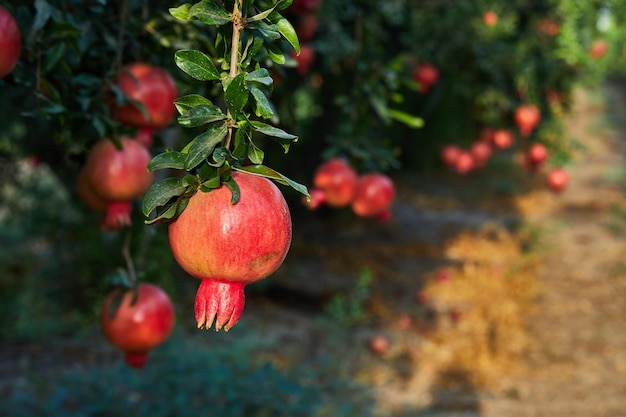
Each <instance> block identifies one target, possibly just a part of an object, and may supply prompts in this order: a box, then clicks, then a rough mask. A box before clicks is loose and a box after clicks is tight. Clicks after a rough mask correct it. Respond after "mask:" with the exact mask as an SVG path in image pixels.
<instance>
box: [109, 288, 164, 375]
mask: <svg viewBox="0 0 626 417" xmlns="http://www.w3.org/2000/svg"><path fill="white" fill-rule="evenodd" d="M174 320H175V316H174V305H173V304H172V302H171V301H170V298H169V297H168V295H167V293H165V291H163V290H162V289H161V288H159V287H157V286H156V285H152V284H139V285H138V286H137V288H135V289H127V290H124V291H123V290H121V289H115V290H113V291H112V292H111V293H110V294H109V295H108V296H107V297H106V299H105V300H104V303H103V304H102V308H101V310H100V326H101V330H102V334H103V335H104V337H105V338H106V339H107V340H108V341H109V342H110V343H111V344H112V345H114V346H116V347H118V348H119V349H121V350H122V351H124V354H125V360H126V363H127V364H128V365H130V366H132V367H134V368H141V367H143V366H144V365H145V364H146V361H147V360H148V352H149V351H150V350H152V349H154V348H155V347H157V346H159V345H160V344H162V343H163V342H164V341H165V340H167V338H168V337H169V335H170V333H171V332H172V329H173V327H174Z"/></svg>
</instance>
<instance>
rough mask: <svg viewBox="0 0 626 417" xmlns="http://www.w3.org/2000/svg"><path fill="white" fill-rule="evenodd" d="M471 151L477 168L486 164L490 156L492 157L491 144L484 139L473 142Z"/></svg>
mask: <svg viewBox="0 0 626 417" xmlns="http://www.w3.org/2000/svg"><path fill="white" fill-rule="evenodd" d="M470 153H471V154H472V158H473V159H474V162H475V164H476V167H477V168H481V167H483V166H485V164H486V163H487V161H488V160H489V158H490V157H491V145H490V144H489V143H488V142H486V141H483V140H477V141H476V142H474V143H472V146H471V147H470Z"/></svg>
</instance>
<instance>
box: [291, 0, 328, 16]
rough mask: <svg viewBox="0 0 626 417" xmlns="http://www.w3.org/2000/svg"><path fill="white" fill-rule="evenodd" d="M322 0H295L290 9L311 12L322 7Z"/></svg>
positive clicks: (299, 12) (297, 11)
mask: <svg viewBox="0 0 626 417" xmlns="http://www.w3.org/2000/svg"><path fill="white" fill-rule="evenodd" d="M320 3H321V0H293V3H291V7H290V10H291V11H293V12H294V13H298V14H302V13H311V12H314V11H316V10H317V9H318V8H319V7H320Z"/></svg>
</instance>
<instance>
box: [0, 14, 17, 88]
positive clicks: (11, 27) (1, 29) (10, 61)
mask: <svg viewBox="0 0 626 417" xmlns="http://www.w3.org/2000/svg"><path fill="white" fill-rule="evenodd" d="M21 52H22V38H21V35H20V29H19V27H18V26H17V22H16V21H15V19H14V18H13V15H12V14H11V13H10V12H9V11H8V10H7V9H5V8H4V7H2V6H0V78H2V77H4V76H6V75H8V74H10V73H11V72H12V71H13V69H14V68H15V65H17V61H19V59H20V54H21Z"/></svg>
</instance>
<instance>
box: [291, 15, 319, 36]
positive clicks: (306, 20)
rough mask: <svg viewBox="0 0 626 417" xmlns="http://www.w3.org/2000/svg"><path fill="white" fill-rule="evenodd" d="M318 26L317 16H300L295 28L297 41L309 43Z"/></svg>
mask: <svg viewBox="0 0 626 417" xmlns="http://www.w3.org/2000/svg"><path fill="white" fill-rule="evenodd" d="M318 26H319V22H318V18H317V14H315V13H306V14H304V15H302V16H300V20H299V21H298V24H297V26H296V32H297V33H298V39H299V40H300V42H303V43H304V42H309V41H312V40H313V38H315V34H316V33H317V27H318Z"/></svg>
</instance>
